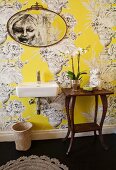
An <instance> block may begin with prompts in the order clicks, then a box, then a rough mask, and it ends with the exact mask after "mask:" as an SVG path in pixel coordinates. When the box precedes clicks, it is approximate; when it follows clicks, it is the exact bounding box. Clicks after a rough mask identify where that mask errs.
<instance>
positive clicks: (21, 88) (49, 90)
mask: <svg viewBox="0 0 116 170" xmlns="http://www.w3.org/2000/svg"><path fill="white" fill-rule="evenodd" d="M58 88H59V86H58V84H57V83H56V82H40V83H36V82H25V83H21V84H19V85H18V86H17V87H16V95H17V96H18V97H52V96H56V95H57V94H58Z"/></svg>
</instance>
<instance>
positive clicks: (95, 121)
mask: <svg viewBox="0 0 116 170" xmlns="http://www.w3.org/2000/svg"><path fill="white" fill-rule="evenodd" d="M97 111H98V95H96V96H95V116H94V123H95V124H96V123H97ZM96 138H97V134H96V130H94V140H96Z"/></svg>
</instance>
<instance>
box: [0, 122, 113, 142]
mask: <svg viewBox="0 0 116 170" xmlns="http://www.w3.org/2000/svg"><path fill="white" fill-rule="evenodd" d="M66 133H67V129H52V130H35V131H32V140H44V139H58V138H64V137H65V136H66ZM111 133H115V134H116V125H105V126H104V127H103V134H111ZM92 135H93V132H83V133H76V134H75V136H76V137H82V136H92ZM5 141H14V134H13V131H4V132H3V131H1V132H0V142H5Z"/></svg>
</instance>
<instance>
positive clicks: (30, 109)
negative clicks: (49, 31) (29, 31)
mask: <svg viewBox="0 0 116 170" xmlns="http://www.w3.org/2000/svg"><path fill="white" fill-rule="evenodd" d="M35 2H36V1H34V0H33V1H31V2H25V1H23V0H19V1H12V0H11V1H0V18H1V19H0V20H1V22H0V131H1V132H5V131H9V130H10V128H11V126H12V124H13V123H15V122H17V121H30V122H32V123H33V130H50V129H51V130H53V129H59V130H61V129H65V128H66V127H67V120H66V113H65V109H64V95H63V94H62V92H59V95H58V96H57V97H53V98H42V99H41V114H40V115H37V113H36V104H29V101H30V100H31V98H18V97H17V96H16V92H15V87H16V86H17V84H18V83H20V82H33V81H36V72H37V71H38V70H40V73H41V78H42V80H43V81H53V80H54V81H56V82H57V83H58V84H59V85H60V86H62V87H66V86H70V80H69V79H68V78H67V76H66V71H67V70H71V53H72V52H74V51H76V50H77V49H81V48H84V49H85V48H87V47H88V46H90V48H89V50H87V52H86V53H85V54H83V55H82V56H81V62H80V66H81V70H86V71H87V73H88V74H87V75H84V76H83V77H82V82H81V86H84V85H86V84H87V83H88V82H89V77H90V74H89V72H90V71H91V70H92V71H94V69H95V68H98V69H99V71H100V74H101V80H102V86H103V87H105V88H107V89H114V88H115V85H116V83H115V80H116V77H115V75H116V74H114V73H115V71H116V69H115V68H116V67H115V66H116V62H115V59H116V56H115V51H116V47H115V40H114V35H115V34H114V32H115V31H114V17H115V16H114V7H115V6H114V5H113V3H114V2H113V0H112V1H111V2H110V4H108V3H107V4H106V1H105V0H99V1H97V2H96V1H94V0H91V1H89V0H88V1H87V0H86V1H81V0H78V1H75V0H69V1H67V0H62V1H60V2H59V1H58V0H54V1H53V2H52V0H42V1H38V2H39V3H40V4H42V5H43V6H45V7H47V8H48V9H51V10H52V11H55V12H57V13H59V14H60V15H61V16H62V17H63V18H64V19H65V21H66V23H67V26H68V31H67V35H66V37H65V38H64V39H63V40H62V41H61V42H59V43H58V44H56V45H54V46H51V47H48V48H35V47H29V46H25V45H22V44H19V43H18V42H16V41H14V40H13V39H12V38H11V37H10V36H9V35H8V32H7V29H6V24H7V21H8V19H9V18H10V17H11V16H12V15H13V14H15V13H16V12H18V11H20V10H23V9H26V8H27V7H30V6H31V5H34V4H35ZM108 2H109V1H108ZM97 14H98V15H97ZM75 68H77V65H76V61H75ZM115 100H116V97H115V95H112V96H110V97H109V98H108V102H109V109H108V112H107V116H106V120H105V124H106V125H115V124H116V101H115ZM83 104H84V107H83ZM93 106H94V100H93V98H92V97H91V98H88V97H85V98H84V97H83V98H81V97H80V98H77V104H76V108H75V122H77V123H79V122H86V121H90V120H91V119H92V118H93V112H94V107H93ZM77 108H78V114H77V112H76V110H77ZM100 113H101V105H99V114H98V115H99V116H98V119H100Z"/></svg>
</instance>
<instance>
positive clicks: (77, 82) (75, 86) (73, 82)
mask: <svg viewBox="0 0 116 170" xmlns="http://www.w3.org/2000/svg"><path fill="white" fill-rule="evenodd" d="M71 88H72V89H73V90H74V91H77V90H78V89H80V80H71Z"/></svg>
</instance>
